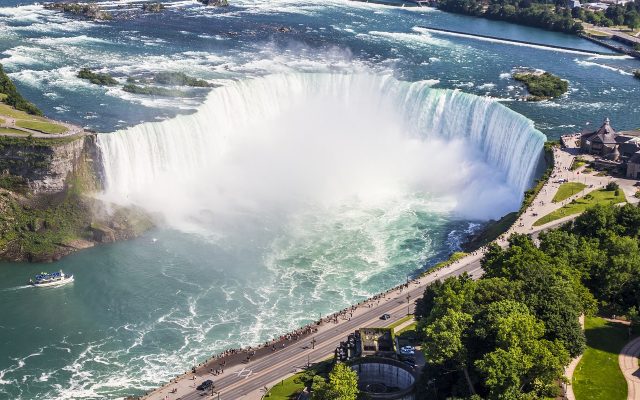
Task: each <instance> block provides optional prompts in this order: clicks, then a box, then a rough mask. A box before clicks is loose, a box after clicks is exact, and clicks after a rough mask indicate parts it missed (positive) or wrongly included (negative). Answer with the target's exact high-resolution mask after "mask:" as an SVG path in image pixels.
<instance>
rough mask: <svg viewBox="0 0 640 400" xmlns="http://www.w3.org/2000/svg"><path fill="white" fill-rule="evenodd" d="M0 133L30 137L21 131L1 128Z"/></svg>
mask: <svg viewBox="0 0 640 400" xmlns="http://www.w3.org/2000/svg"><path fill="white" fill-rule="evenodd" d="M0 133H14V134H17V135H25V136H28V135H29V134H28V133H26V132H23V131H19V130H17V129H12V128H0Z"/></svg>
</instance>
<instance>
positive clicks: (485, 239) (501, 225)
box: [451, 141, 560, 262]
mask: <svg viewBox="0 0 640 400" xmlns="http://www.w3.org/2000/svg"><path fill="white" fill-rule="evenodd" d="M559 145H560V142H559V141H547V142H545V143H544V148H543V152H544V153H543V154H544V158H543V159H544V163H545V164H546V168H545V171H544V172H543V173H542V175H541V176H540V178H538V179H537V180H536V182H535V185H534V186H533V187H532V188H531V189H529V190H527V191H525V192H524V196H523V198H522V204H521V206H520V209H519V210H518V211H514V212H511V213H509V214H506V215H504V216H503V217H502V218H500V219H499V220H497V221H489V222H488V223H487V224H485V226H484V227H483V228H482V229H481V230H480V231H479V232H477V233H476V234H474V235H473V236H472V237H471V238H469V240H467V241H466V242H465V243H463V244H462V246H461V247H462V249H463V251H465V252H472V251H474V250H477V249H479V248H480V247H482V246H484V245H486V244H488V243H491V242H493V241H494V240H496V239H497V238H498V237H499V236H500V235H502V234H504V233H505V232H506V231H507V230H508V229H509V228H510V227H511V226H512V225H513V224H514V223H515V222H516V220H517V219H518V217H519V216H520V215H521V214H522V213H524V212H525V211H526V209H527V208H529V206H531V203H532V202H533V200H534V199H535V198H536V196H537V195H538V193H540V190H542V187H543V186H544V184H545V183H546V182H547V181H548V180H549V177H550V176H551V173H552V172H553V168H554V166H555V160H554V158H553V147H554V146H559ZM454 254H455V253H454ZM453 261H455V260H453ZM453 261H451V262H453Z"/></svg>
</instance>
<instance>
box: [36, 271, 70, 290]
mask: <svg viewBox="0 0 640 400" xmlns="http://www.w3.org/2000/svg"><path fill="white" fill-rule="evenodd" d="M69 282H73V275H66V274H65V273H64V272H62V271H60V272H53V273H48V272H42V273H39V274H38V275H36V276H35V277H34V279H29V284H30V285H32V286H34V287H45V286H62V285H66V284H67V283H69Z"/></svg>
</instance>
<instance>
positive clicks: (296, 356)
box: [142, 136, 630, 400]
mask: <svg viewBox="0 0 640 400" xmlns="http://www.w3.org/2000/svg"><path fill="white" fill-rule="evenodd" d="M562 140H563V144H564V146H565V148H564V149H555V150H554V161H555V166H554V170H553V172H552V174H551V178H550V179H549V180H548V181H547V182H546V183H545V184H544V186H543V187H542V189H541V190H540V192H539V193H538V195H537V196H536V198H535V199H534V200H533V201H532V202H531V205H530V207H529V208H527V210H525V212H523V213H522V214H521V215H520V217H519V218H518V219H517V221H516V222H515V223H514V225H513V226H512V227H511V228H509V230H507V232H506V233H505V234H503V235H501V236H500V238H498V240H497V243H498V244H500V245H502V246H506V245H507V238H508V236H509V235H511V234H513V233H523V234H536V233H538V232H540V231H544V230H547V229H552V228H554V227H556V226H558V225H560V224H562V223H564V222H566V221H568V220H571V219H573V218H575V217H577V215H578V214H576V215H572V216H568V217H565V218H562V219H560V220H557V221H554V222H551V223H549V224H546V225H542V226H537V227H534V225H533V223H534V222H535V221H536V220H537V219H538V218H540V217H541V216H543V215H545V214H547V213H549V212H551V211H554V210H555V209H558V208H560V207H562V205H563V204H564V203H565V202H560V203H553V202H552V201H551V200H552V198H553V196H554V195H555V193H556V191H557V189H558V187H559V185H560V184H559V183H555V181H556V180H558V179H561V178H562V179H568V180H569V181H570V182H571V181H576V182H577V181H580V182H583V181H584V180H585V179H589V181H588V182H587V183H588V184H591V182H593V183H597V184H598V185H595V184H594V187H592V188H588V189H586V190H585V191H582V192H580V193H578V194H576V195H574V196H572V197H570V198H569V199H567V201H571V200H572V199H573V198H577V197H579V196H583V195H584V194H586V193H588V191H591V190H596V189H598V188H599V187H601V186H604V185H606V183H608V182H609V181H610V180H609V178H601V177H590V178H585V175H583V174H578V172H570V167H571V164H572V163H573V160H574V158H575V156H576V154H577V148H576V142H575V140H576V137H575V136H565V137H563V138H562ZM621 187H623V188H624V186H622V185H621ZM629 190H630V189H629ZM625 192H626V190H625ZM484 251H485V248H481V249H479V250H476V251H475V252H473V253H471V254H469V255H467V256H466V257H464V258H462V259H460V260H458V261H456V262H454V263H452V264H451V265H449V266H447V267H445V268H442V269H440V270H438V271H435V272H432V273H429V274H427V275H426V276H423V277H420V278H418V279H414V280H412V281H410V282H408V283H406V284H402V285H399V286H397V287H395V288H393V289H390V290H388V291H387V292H384V293H381V294H379V295H376V296H374V297H372V298H370V299H367V300H366V301H363V302H361V303H359V304H357V305H354V306H352V307H349V308H346V309H345V310H342V311H341V312H338V313H336V314H333V315H332V316H328V317H326V318H324V319H323V320H322V322H320V323H318V322H316V323H314V324H311V325H309V326H307V327H303V328H301V329H300V330H298V331H297V333H293V334H292V335H288V338H287V337H285V338H281V339H279V340H275V341H272V342H267V343H265V344H263V345H261V346H260V347H255V348H246V349H242V350H236V351H233V352H230V353H228V354H226V355H225V356H223V357H216V358H213V359H209V360H207V361H206V362H204V363H202V364H201V365H199V366H198V367H197V368H196V370H195V372H190V373H186V374H184V375H182V376H180V377H178V378H176V379H173V380H172V381H171V382H170V383H168V384H166V385H164V386H163V387H161V388H158V389H156V390H155V391H153V392H151V393H149V394H148V395H145V396H143V397H142V398H143V399H149V400H151V399H153V400H166V399H170V400H177V399H180V400H193V399H198V398H202V397H209V398H211V397H210V396H213V398H214V399H216V400H217V399H223V400H234V399H247V400H250V399H251V400H253V399H256V400H257V399H260V398H261V397H262V395H263V394H264V393H265V392H266V390H267V389H268V388H270V387H272V386H273V385H274V384H277V383H278V382H280V381H281V380H282V379H284V378H286V377H288V376H291V375H292V374H294V373H296V372H298V371H300V370H302V369H303V368H305V367H306V366H307V365H308V364H309V363H312V364H313V363H316V362H319V361H322V360H324V359H326V358H328V357H331V356H332V355H333V352H334V350H335V348H336V347H337V346H338V344H339V343H340V342H341V341H344V340H345V339H346V337H347V335H348V334H349V333H352V332H354V331H355V330H357V329H358V328H360V327H363V326H372V325H379V326H386V325H390V324H392V323H393V322H395V321H397V320H399V319H401V318H403V317H405V316H406V315H407V311H409V312H413V307H414V304H413V302H414V301H415V299H417V298H419V297H421V296H422V295H423V293H424V290H425V288H426V287H427V286H428V285H429V284H431V283H432V282H434V281H436V280H439V279H443V278H446V277H449V276H458V275H461V274H463V273H465V272H466V273H468V274H469V275H470V276H471V277H473V278H475V279H477V278H479V277H480V276H481V275H482V268H481V265H480V260H481V259H482V257H483V255H484ZM385 313H386V314H390V315H391V318H390V319H389V320H386V321H384V322H382V321H381V320H380V316H381V315H382V314H385ZM254 352H255V355H253V354H254ZM226 360H230V361H228V362H227V361H226ZM222 364H224V366H223V365H222ZM221 368H222V369H223V372H222V373H219V370H220V369H221ZM212 370H213V371H214V373H212V372H211V371H212ZM216 370H217V371H218V372H216ZM207 379H211V380H213V381H214V383H215V388H214V389H213V391H211V390H209V391H207V392H206V393H205V392H202V391H198V390H196V386H197V385H199V384H200V383H202V382H203V381H204V380H207ZM174 390H175V391H174Z"/></svg>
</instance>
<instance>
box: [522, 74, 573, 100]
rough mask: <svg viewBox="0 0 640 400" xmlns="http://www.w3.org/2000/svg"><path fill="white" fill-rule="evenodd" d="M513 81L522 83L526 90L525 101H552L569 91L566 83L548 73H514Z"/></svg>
mask: <svg viewBox="0 0 640 400" xmlns="http://www.w3.org/2000/svg"><path fill="white" fill-rule="evenodd" d="M513 79H515V80H516V81H518V82H522V83H523V84H524V86H525V87H526V88H527V92H529V96H527V98H526V100H527V101H542V100H549V99H553V98H556V97H559V96H562V95H563V94H565V93H566V92H567V90H568V89H569V84H568V83H567V81H565V80H563V79H560V78H559V77H557V76H555V75H553V74H551V73H549V72H516V73H514V74H513Z"/></svg>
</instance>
